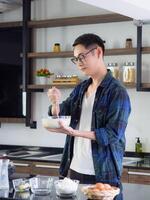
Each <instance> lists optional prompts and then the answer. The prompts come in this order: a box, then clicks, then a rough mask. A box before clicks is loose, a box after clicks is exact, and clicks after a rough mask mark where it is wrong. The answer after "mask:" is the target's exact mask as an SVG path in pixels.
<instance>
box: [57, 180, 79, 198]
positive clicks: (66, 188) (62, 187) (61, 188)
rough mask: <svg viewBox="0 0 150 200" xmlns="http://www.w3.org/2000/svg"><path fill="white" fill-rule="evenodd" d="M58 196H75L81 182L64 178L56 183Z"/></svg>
mask: <svg viewBox="0 0 150 200" xmlns="http://www.w3.org/2000/svg"><path fill="white" fill-rule="evenodd" d="M54 185H55V190H56V194H57V195H58V196H60V197H71V196H75V195H76V193H77V190H78V185H79V181H78V180H71V179H69V178H64V179H63V180H56V181H55V182H54Z"/></svg>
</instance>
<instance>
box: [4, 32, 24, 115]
mask: <svg viewBox="0 0 150 200" xmlns="http://www.w3.org/2000/svg"><path fill="white" fill-rule="evenodd" d="M21 52H22V30H21V29H14V28H13V29H7V30H0V117H22V91H21V89H20V85H21V84H22V59H21V57H20V53H21Z"/></svg>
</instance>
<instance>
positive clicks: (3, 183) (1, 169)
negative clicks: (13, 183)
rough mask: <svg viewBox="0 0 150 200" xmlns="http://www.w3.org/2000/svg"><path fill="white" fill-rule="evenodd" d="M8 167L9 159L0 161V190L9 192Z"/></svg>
mask: <svg viewBox="0 0 150 200" xmlns="http://www.w3.org/2000/svg"><path fill="white" fill-rule="evenodd" d="M8 165H9V159H0V190H9V179H8Z"/></svg>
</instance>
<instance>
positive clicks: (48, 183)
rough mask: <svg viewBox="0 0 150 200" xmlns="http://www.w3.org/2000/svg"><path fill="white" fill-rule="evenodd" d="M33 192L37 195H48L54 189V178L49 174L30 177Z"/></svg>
mask: <svg viewBox="0 0 150 200" xmlns="http://www.w3.org/2000/svg"><path fill="white" fill-rule="evenodd" d="M29 182H30V186H31V192H32V193H33V194H36V195H48V194H49V193H50V192H51V191H52V186H53V179H52V178H51V177H49V176H37V177H34V178H30V179H29Z"/></svg>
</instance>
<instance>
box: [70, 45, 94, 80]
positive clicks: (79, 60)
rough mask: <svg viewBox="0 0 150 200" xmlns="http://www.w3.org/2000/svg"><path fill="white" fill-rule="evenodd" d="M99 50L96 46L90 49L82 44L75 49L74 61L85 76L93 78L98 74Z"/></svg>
mask: <svg viewBox="0 0 150 200" xmlns="http://www.w3.org/2000/svg"><path fill="white" fill-rule="evenodd" d="M97 49H98V47H97V46H96V45H93V46H91V47H89V48H88V49H86V48H85V47H84V46H83V45H80V44H79V45H77V46H75V47H74V58H73V59H72V61H73V62H74V64H76V65H77V67H78V68H79V69H80V70H81V71H82V72H83V73H84V74H85V75H88V76H91V75H93V74H94V73H95V72H96V66H97V63H98V54H97Z"/></svg>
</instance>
